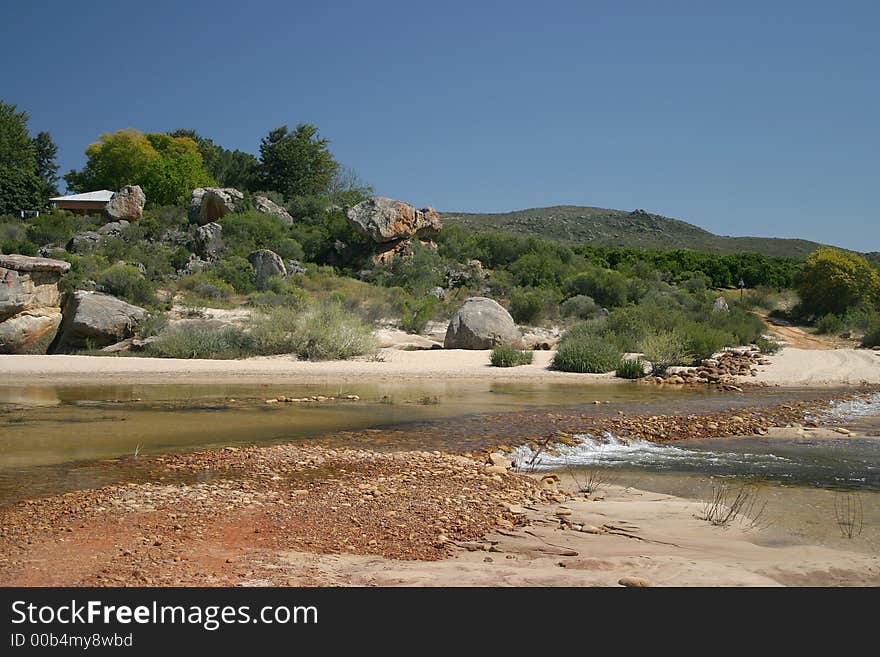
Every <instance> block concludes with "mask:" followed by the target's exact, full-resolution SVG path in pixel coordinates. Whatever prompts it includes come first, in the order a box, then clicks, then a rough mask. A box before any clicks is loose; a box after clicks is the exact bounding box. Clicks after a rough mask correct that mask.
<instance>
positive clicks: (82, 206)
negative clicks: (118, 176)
mask: <svg viewBox="0 0 880 657" xmlns="http://www.w3.org/2000/svg"><path fill="white" fill-rule="evenodd" d="M112 197H113V192H111V191H110V190H109V189H100V190H98V191H97V192H85V193H84V194H69V195H67V196H56V197H55V198H50V199H49V202H50V203H51V204H52V207H55V208H58V209H59V210H70V211H71V212H75V213H77V214H90V213H91V214H99V213H101V212H103V210H104V206H106V205H107V204H108V203H109V202H110V199H111V198H112Z"/></svg>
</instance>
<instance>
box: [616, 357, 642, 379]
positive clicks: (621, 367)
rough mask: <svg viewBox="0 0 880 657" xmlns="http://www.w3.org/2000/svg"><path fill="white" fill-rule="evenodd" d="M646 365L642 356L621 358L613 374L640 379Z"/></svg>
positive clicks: (623, 377) (622, 377)
mask: <svg viewBox="0 0 880 657" xmlns="http://www.w3.org/2000/svg"><path fill="white" fill-rule="evenodd" d="M646 365H647V363H645V361H644V359H642V358H621V359H620V363H619V364H618V365H617V370H616V371H615V372H614V375H615V376H618V377H620V378H621V379H641V378H642V377H643V376H645V366H646Z"/></svg>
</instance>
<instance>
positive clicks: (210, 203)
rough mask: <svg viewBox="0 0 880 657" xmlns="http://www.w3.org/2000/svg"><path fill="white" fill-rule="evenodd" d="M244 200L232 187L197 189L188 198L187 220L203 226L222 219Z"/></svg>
mask: <svg viewBox="0 0 880 657" xmlns="http://www.w3.org/2000/svg"><path fill="white" fill-rule="evenodd" d="M243 200H244V194H242V193H241V192H240V191H238V190H237V189H235V188H233V187H199V188H197V189H194V190H193V192H192V195H191V196H190V198H189V213H188V215H189V220H190V221H192V222H194V223H197V224H199V226H204V225H205V224H209V223H211V222H212V221H217V220H218V219H222V218H223V217H225V216H226V215H227V214H229V213H230V212H234V211H235V208H236V206H237V205H238V204H239V203H241V202H242V201H243Z"/></svg>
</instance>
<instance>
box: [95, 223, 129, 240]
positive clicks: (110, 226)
mask: <svg viewBox="0 0 880 657" xmlns="http://www.w3.org/2000/svg"><path fill="white" fill-rule="evenodd" d="M129 226H131V223H129V222H128V221H126V220H125V219H120V220H119V221H110V222H107V223H106V224H104V225H103V226H101V227H100V228H99V229H98V231H97V232H98V235H100V236H101V237H119V236H120V235H122V231H124V230H125V229H126V228H128V227H129Z"/></svg>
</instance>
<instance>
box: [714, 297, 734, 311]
mask: <svg viewBox="0 0 880 657" xmlns="http://www.w3.org/2000/svg"><path fill="white" fill-rule="evenodd" d="M712 310H713V311H714V312H716V313H729V312H730V306H728V305H727V299H725V298H724V297H718V298H717V299H715V303H714V304H713V306H712Z"/></svg>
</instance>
